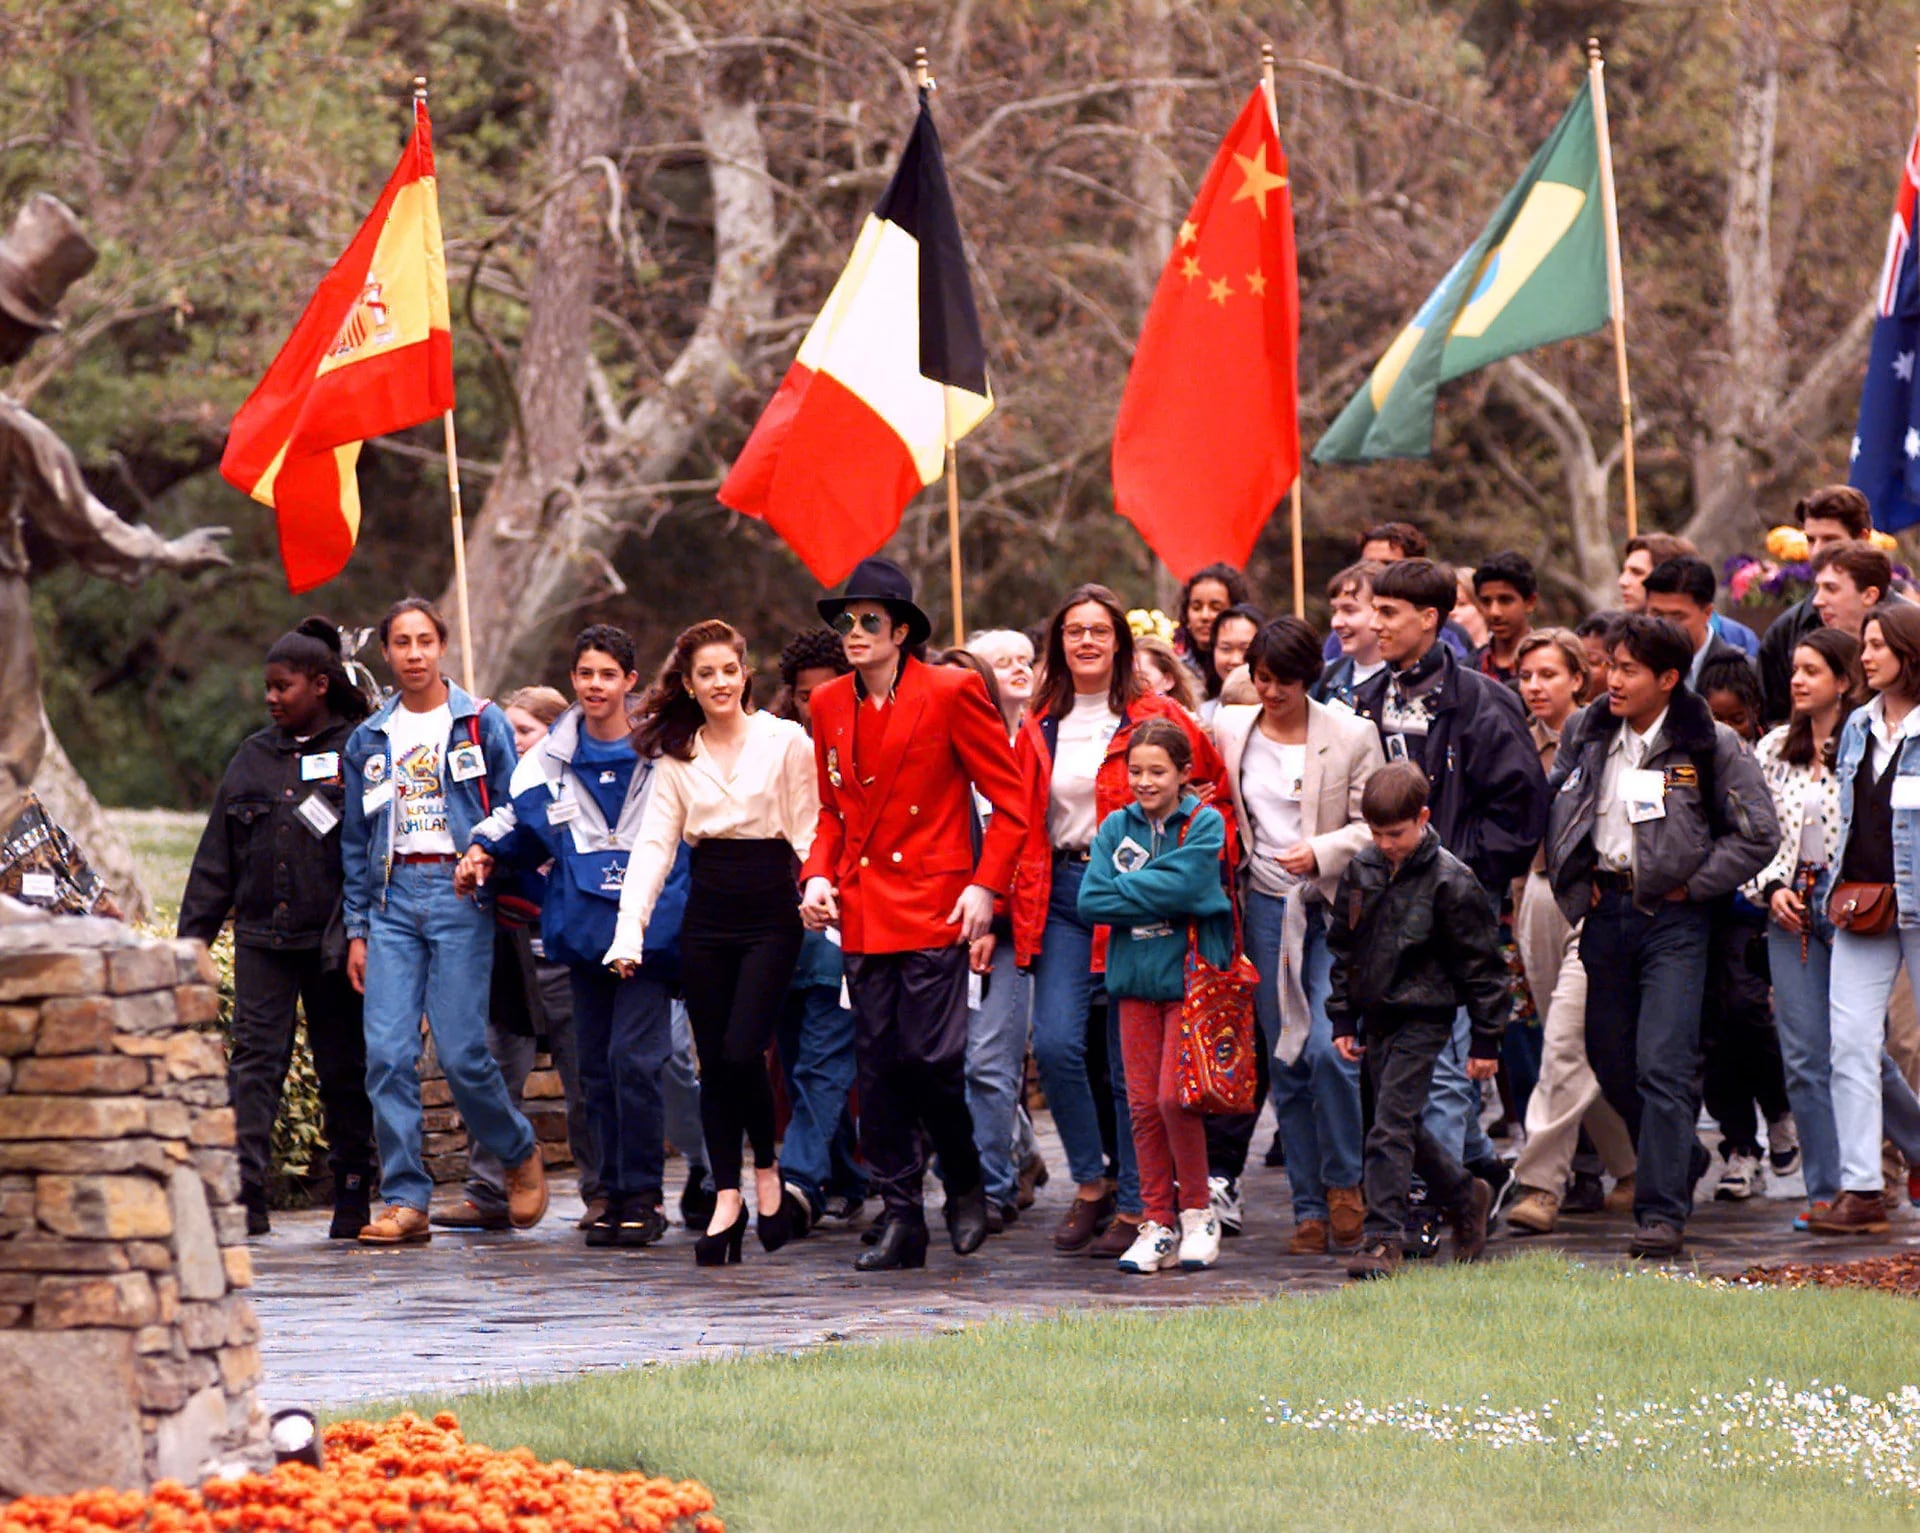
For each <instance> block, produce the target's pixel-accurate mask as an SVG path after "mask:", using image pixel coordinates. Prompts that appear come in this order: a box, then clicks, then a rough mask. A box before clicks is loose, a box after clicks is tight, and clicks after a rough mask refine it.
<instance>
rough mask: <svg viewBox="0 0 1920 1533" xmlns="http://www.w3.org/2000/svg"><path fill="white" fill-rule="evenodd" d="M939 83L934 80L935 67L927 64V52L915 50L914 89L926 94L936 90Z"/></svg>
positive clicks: (922, 49) (923, 49)
mask: <svg viewBox="0 0 1920 1533" xmlns="http://www.w3.org/2000/svg"><path fill="white" fill-rule="evenodd" d="M938 83H939V82H938V81H936V80H935V79H934V78H933V66H932V65H930V64H929V63H928V62H927V50H926V49H925V48H915V49H914V50H913V88H914V89H915V90H917V91H920V92H922V93H925V92H927V91H930V90H932V89H934V88H935V86H936V85H937V84H938Z"/></svg>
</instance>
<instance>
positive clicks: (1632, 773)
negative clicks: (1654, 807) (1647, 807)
mask: <svg viewBox="0 0 1920 1533" xmlns="http://www.w3.org/2000/svg"><path fill="white" fill-rule="evenodd" d="M1666 797H1667V774H1666V773H1664V772H1655V771H1651V770H1649V769H1648V768H1646V767H1628V768H1626V769H1625V770H1623V771H1622V772H1621V773H1620V799H1621V802H1623V803H1627V804H1659V803H1664V802H1665V801H1666Z"/></svg>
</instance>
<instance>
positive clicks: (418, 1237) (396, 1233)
mask: <svg viewBox="0 0 1920 1533" xmlns="http://www.w3.org/2000/svg"><path fill="white" fill-rule="evenodd" d="M431 1239H433V1226H432V1225H430V1224H428V1223H427V1215H426V1210H424V1209H419V1208H408V1207H407V1206H406V1205H405V1204H403V1203H389V1204H388V1205H387V1206H386V1207H385V1208H383V1209H381V1210H380V1216H379V1217H378V1218H377V1219H375V1220H374V1221H373V1223H371V1224H369V1225H366V1226H365V1227H364V1228H362V1230H361V1231H360V1242H361V1244H362V1245H369V1246H423V1245H425V1244H426V1243H427V1242H428V1241H429V1240H431Z"/></svg>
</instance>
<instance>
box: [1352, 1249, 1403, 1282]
mask: <svg viewBox="0 0 1920 1533" xmlns="http://www.w3.org/2000/svg"><path fill="white" fill-rule="evenodd" d="M1399 1270H1400V1247H1399V1245H1398V1243H1397V1242H1395V1241H1391V1240H1375V1241H1372V1242H1370V1243H1369V1244H1368V1245H1367V1246H1366V1247H1365V1248H1364V1249H1363V1250H1362V1251H1361V1252H1360V1254H1359V1255H1357V1256H1356V1257H1354V1259H1353V1260H1352V1261H1350V1262H1348V1263H1347V1276H1348V1277H1350V1278H1352V1279H1353V1280H1354V1281H1355V1282H1356V1283H1365V1282H1368V1281H1370V1280H1371V1279H1373V1278H1389V1277H1392V1276H1393V1275H1394V1273H1396V1272H1398V1271H1399Z"/></svg>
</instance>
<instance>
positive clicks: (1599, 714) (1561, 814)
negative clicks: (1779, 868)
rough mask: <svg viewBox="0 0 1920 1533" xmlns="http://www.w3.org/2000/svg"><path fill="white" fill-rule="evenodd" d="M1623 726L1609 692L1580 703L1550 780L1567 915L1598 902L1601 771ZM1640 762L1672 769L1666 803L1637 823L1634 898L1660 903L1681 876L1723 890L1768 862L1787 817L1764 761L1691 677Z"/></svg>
mask: <svg viewBox="0 0 1920 1533" xmlns="http://www.w3.org/2000/svg"><path fill="white" fill-rule="evenodd" d="M1623 727H1624V725H1623V723H1622V721H1621V720H1620V719H1618V718H1617V717H1615V716H1614V713H1613V711H1612V710H1611V709H1610V708H1608V707H1607V705H1606V703H1605V702H1604V701H1601V702H1597V703H1594V704H1593V705H1592V706H1591V707H1588V708H1583V709H1581V710H1580V711H1579V712H1578V713H1576V714H1574V715H1573V716H1572V717H1571V718H1569V719H1568V720H1567V725H1566V729H1565V730H1564V732H1563V733H1562V734H1561V737H1560V753H1559V755H1558V756H1557V757H1556V758H1555V759H1554V764H1553V775H1552V776H1551V777H1549V778H1548V780H1547V789H1548V792H1549V794H1550V799H1549V803H1548V807H1547V843H1546V853H1547V877H1548V878H1549V879H1550V880H1551V881H1552V884H1553V897H1554V900H1555V902H1556V903H1557V904H1558V905H1559V906H1560V910H1561V913H1562V914H1563V915H1565V916H1566V918H1567V919H1568V920H1569V921H1575V922H1577V921H1579V920H1580V918H1581V917H1582V916H1584V915H1585V914H1586V912H1587V910H1588V908H1589V907H1590V906H1591V905H1592V903H1593V874H1594V870H1595V869H1596V868H1597V867H1598V865H1599V856H1598V854H1597V853H1596V852H1595V851H1594V848H1593V827H1594V822H1595V821H1596V819H1597V818H1598V816H1599V812H1600V779H1601V774H1602V773H1603V772H1604V771H1605V770H1606V765H1607V752H1608V750H1609V749H1610V748H1611V747H1612V745H1613V741H1614V738H1615V736H1616V735H1618V734H1619V732H1620V730H1621V729H1622V728H1623ZM1707 761H1710V762H1711V763H1712V779H1711V782H1712V792H1713V796H1714V797H1715V798H1716V799H1717V800H1718V803H1717V805H1716V806H1715V807H1714V809H1713V810H1712V812H1711V813H1709V810H1708V806H1707V804H1706V803H1705V801H1704V800H1703V798H1702V796H1701V788H1702V784H1701V781H1700V779H1701V776H1702V773H1701V765H1702V764H1703V763H1704V762H1707ZM1642 765H1644V766H1645V767H1647V768H1648V769H1650V770H1653V769H1657V770H1659V771H1662V772H1664V773H1665V774H1666V780H1667V798H1666V805H1667V812H1666V814H1665V815H1664V816H1663V817H1662V818H1660V819H1657V820H1644V821H1642V822H1641V823H1640V824H1638V825H1636V826H1634V827H1633V866H1634V885H1633V899H1634V903H1635V904H1636V905H1637V906H1639V907H1640V908H1641V909H1642V910H1647V911H1651V910H1654V909H1656V908H1657V907H1658V906H1659V904H1660V902H1661V901H1662V900H1663V899H1665V898H1666V896H1667V894H1668V893H1669V892H1670V891H1672V890H1674V889H1677V888H1679V887H1680V886H1681V885H1683V884H1684V885H1685V886H1686V890H1687V898H1688V899H1690V900H1711V899H1717V898H1718V897H1720V896H1721V895H1724V894H1731V893H1732V892H1733V891H1734V890H1735V889H1737V888H1739V887H1740V885H1741V884H1743V883H1745V882H1746V881H1747V880H1748V879H1750V878H1752V877H1753V875H1754V874H1755V873H1758V872H1759V871H1760V869H1762V868H1763V867H1765V866H1766V865H1767V862H1768V860H1769V859H1770V858H1771V857H1772V856H1773V854H1774V852H1775V850H1776V849H1777V848H1778V847H1779V845H1780V822H1779V819H1778V817H1777V816H1776V815H1775V814H1774V809H1773V799H1772V796H1771V795H1769V794H1768V792H1767V784H1766V779H1765V778H1764V777H1763V776H1762V775H1761V772H1760V764H1759V763H1758V762H1757V761H1755V760H1754V758H1753V755H1752V753H1751V752H1750V751H1748V749H1747V747H1746V746H1745V744H1743V743H1742V741H1741V739H1740V737H1739V736H1738V735H1736V734H1735V733H1734V732H1733V731H1732V730H1731V729H1729V728H1727V726H1726V725H1724V724H1720V723H1716V722H1715V721H1714V717H1713V715H1712V714H1711V713H1710V712H1708V711H1707V705H1706V704H1705V703H1704V702H1703V701H1701V699H1700V698H1699V697H1697V696H1696V695H1695V694H1694V693H1693V691H1692V689H1691V688H1689V687H1688V686H1687V684H1686V683H1685V682H1682V683H1681V684H1680V685H1679V686H1678V687H1676V688H1675V689H1674V692H1673V697H1672V700H1671V701H1670V702H1669V703H1668V705H1667V717H1666V722H1665V723H1664V724H1663V725H1662V726H1661V731H1660V738H1659V740H1658V741H1656V742H1655V747H1654V750H1653V752H1652V754H1650V755H1649V756H1648V757H1647V759H1646V760H1645V761H1644V762H1643V763H1642Z"/></svg>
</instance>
